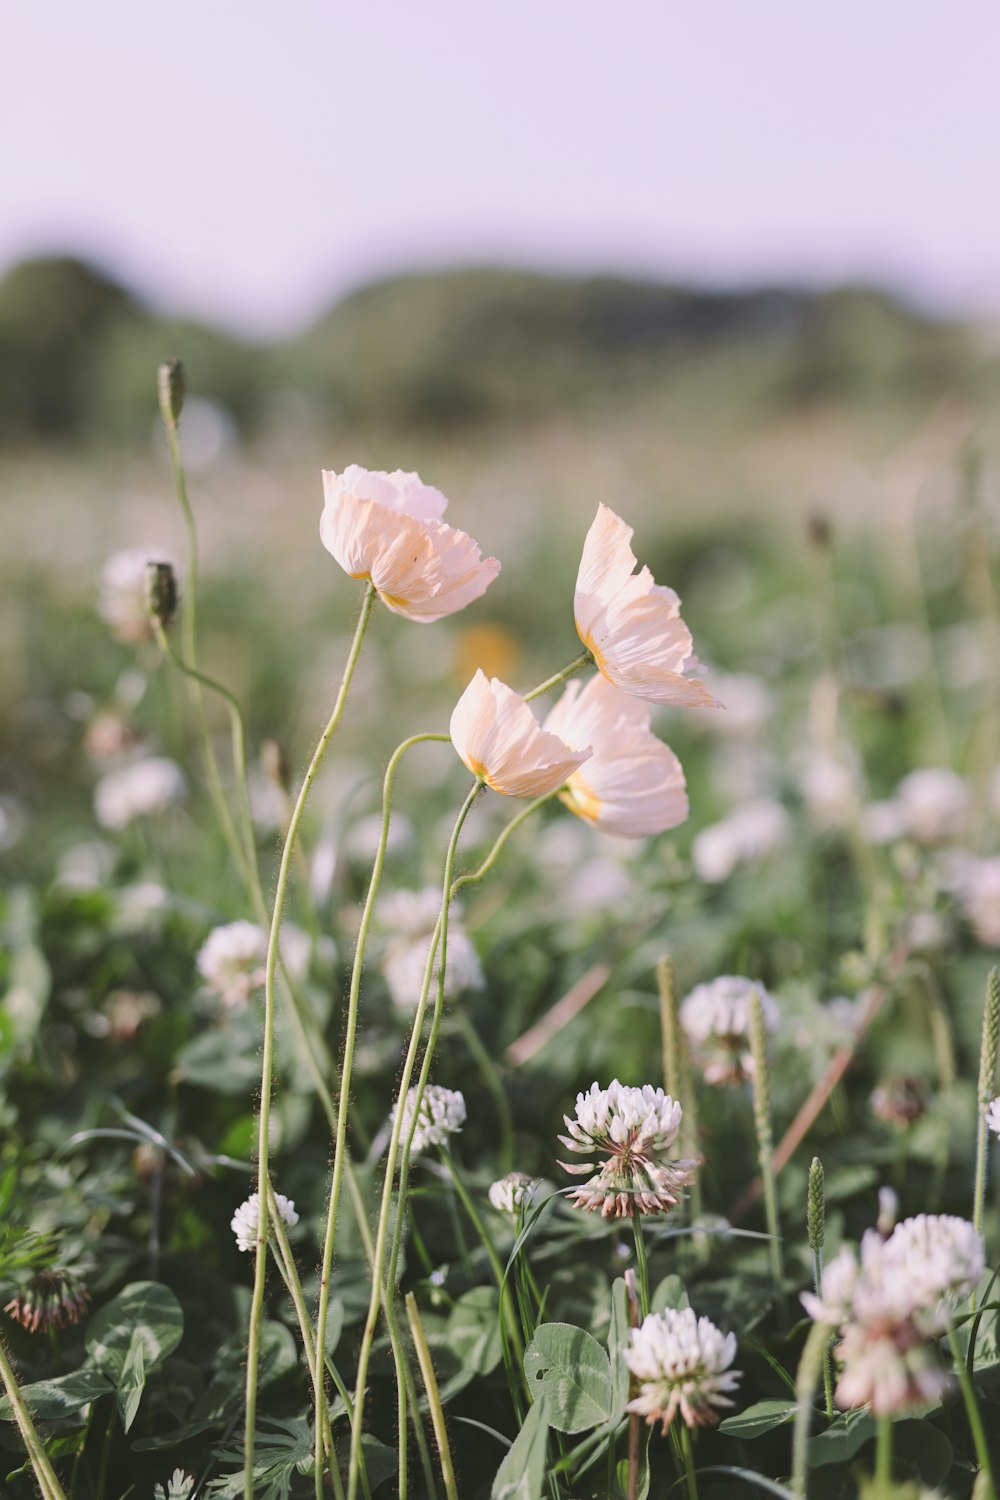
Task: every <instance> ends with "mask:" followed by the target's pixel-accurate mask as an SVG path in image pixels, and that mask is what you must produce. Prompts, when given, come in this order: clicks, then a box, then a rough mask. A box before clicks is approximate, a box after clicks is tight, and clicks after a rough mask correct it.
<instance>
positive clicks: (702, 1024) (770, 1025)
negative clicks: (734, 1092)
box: [680, 974, 780, 1083]
mask: <svg viewBox="0 0 1000 1500" xmlns="http://www.w3.org/2000/svg"><path fill="white" fill-rule="evenodd" d="M754 993H756V994H757V995H758V996H759V997H760V1010H761V1016H762V1018H763V1021H764V1030H765V1031H766V1032H773V1031H776V1030H777V1028H778V1021H779V1018H780V1012H779V1010H778V1005H777V1002H776V1001H775V999H774V998H773V996H771V995H769V994H768V992H767V990H766V989H765V988H764V986H763V985H762V984H761V983H760V982H759V980H754V979H744V978H743V977H742V976H741V975H738V974H721V975H720V976H719V978H718V979H713V980H711V981H709V982H708V983H707V984H698V985H695V987H694V989H693V990H692V991H691V993H690V994H689V995H687V996H686V997H685V999H684V1000H683V1001H682V1002H681V1008H680V1021H681V1025H682V1026H683V1028H684V1032H685V1034H686V1036H687V1039H688V1041H689V1042H690V1043H691V1050H692V1052H693V1054H694V1057H695V1060H696V1061H697V1063H698V1064H699V1066H700V1067H701V1070H702V1073H703V1074H704V1077H705V1082H706V1083H738V1082H739V1081H740V1080H741V1079H743V1078H751V1077H752V1076H753V1070H754V1067H753V1057H752V1055H751V1052H750V1040H749V1039H750V1000H751V997H752V996H753V995H754Z"/></svg>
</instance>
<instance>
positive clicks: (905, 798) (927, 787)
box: [896, 768, 970, 844]
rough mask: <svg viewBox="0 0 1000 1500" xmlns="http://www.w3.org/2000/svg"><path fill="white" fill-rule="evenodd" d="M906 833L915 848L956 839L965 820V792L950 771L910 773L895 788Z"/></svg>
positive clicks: (967, 807) (967, 804)
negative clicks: (915, 845) (912, 839)
mask: <svg viewBox="0 0 1000 1500" xmlns="http://www.w3.org/2000/svg"><path fill="white" fill-rule="evenodd" d="M896 799H897V801H898V802H899V803H900V805H901V807H902V810H903V817H904V820H905V824H906V831H907V833H908V834H909V836H910V837H911V838H914V839H916V841H917V843H918V844H943V843H948V842H949V841H951V840H952V839H957V838H960V837H961V835H962V833H963V831H964V829H965V824H966V820H967V819H968V816H969V803H970V794H969V788H968V785H967V784H966V782H965V781H963V779H962V777H961V776H958V775H956V773H955V772H954V771H947V770H942V769H940V768H926V769H923V770H919V771H911V772H910V774H909V775H908V776H904V777H903V780H902V781H901V782H900V783H899V786H898V787H897V788H896Z"/></svg>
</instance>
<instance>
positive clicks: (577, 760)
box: [451, 670, 591, 797]
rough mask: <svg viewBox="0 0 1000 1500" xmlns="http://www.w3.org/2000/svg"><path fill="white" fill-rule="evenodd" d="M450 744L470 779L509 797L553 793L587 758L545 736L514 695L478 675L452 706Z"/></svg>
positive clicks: (584, 752)
mask: <svg viewBox="0 0 1000 1500" xmlns="http://www.w3.org/2000/svg"><path fill="white" fill-rule="evenodd" d="M451 739H452V744H453V745H454V746H455V749H456V750H457V752H458V754H459V756H460V757H461V759H462V760H463V761H464V762H465V764H466V765H467V766H468V768H469V770H470V771H471V772H472V774H473V775H474V776H479V777H481V778H482V779H483V780H484V781H485V782H486V783H487V785H488V786H491V787H492V788H493V789H494V791H497V792H503V793H504V794H505V795H506V796H508V797H541V796H544V795H545V794H546V793H547V792H554V791H555V790H556V788H557V787H560V786H562V785H563V783H564V782H565V781H566V780H567V779H568V777H570V776H571V775H572V774H573V772H574V771H575V770H576V769H577V768H578V767H579V766H581V765H582V764H583V763H584V761H586V760H588V759H589V757H590V753H591V752H590V749H589V747H588V748H587V749H584V750H579V751H576V750H571V749H570V747H569V746H568V745H566V744H565V743H564V742H563V741H562V740H561V739H559V738H558V737H557V736H556V735H554V734H550V733H547V732H546V731H545V730H544V729H542V728H541V726H540V725H539V723H538V720H537V719H536V718H535V716H534V714H533V713H532V712H531V709H530V708H529V707H528V705H527V703H525V701H524V699H523V698H522V697H521V696H520V695H519V694H518V693H515V692H514V691H513V690H512V689H511V688H509V687H508V686H507V685H506V683H503V682H500V681H499V679H498V678H496V677H493V678H487V677H486V675H485V673H484V672H483V671H481V670H480V671H478V672H477V673H476V675H475V677H474V678H473V679H472V681H471V682H470V683H469V686H468V687H467V688H466V690H465V692H464V693H463V694H462V696H461V698H460V699H459V700H458V703H457V704H456V705H455V709H454V712H453V713H452V716H451Z"/></svg>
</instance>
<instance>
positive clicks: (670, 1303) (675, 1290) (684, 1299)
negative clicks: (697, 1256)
mask: <svg viewBox="0 0 1000 1500" xmlns="http://www.w3.org/2000/svg"><path fill="white" fill-rule="evenodd" d="M690 1306H691V1304H690V1302H689V1301H688V1294H687V1289H686V1288H685V1286H684V1283H683V1281H682V1280H681V1278H680V1277H679V1276H675V1275H670V1276H664V1278H663V1280H662V1281H661V1282H660V1284H659V1286H658V1287H657V1288H656V1291H655V1292H654V1293H653V1295H652V1296H651V1297H650V1299H649V1309H650V1312H666V1310H667V1308H668V1307H669V1308H676V1309H677V1310H678V1311H679V1310H680V1309H681V1308H683V1307H690Z"/></svg>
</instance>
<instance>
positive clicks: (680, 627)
mask: <svg viewBox="0 0 1000 1500" xmlns="http://www.w3.org/2000/svg"><path fill="white" fill-rule="evenodd" d="M631 540H632V527H631V526H626V524H625V522H624V521H623V520H622V518H621V516H617V515H615V513H614V511H613V510H609V509H608V507H607V506H606V505H599V506H598V507H597V515H596V517H595V519H594V524H593V525H592V526H591V528H590V530H589V531H588V533H587V540H586V541H585V542H584V544H583V556H582V558H581V559H580V571H579V573H578V575H577V580H576V597H575V600H574V612H575V615H576V628H577V632H578V634H579V636H580V639H581V641H582V642H583V644H584V645H585V646H586V648H587V650H588V651H589V652H590V653H591V655H592V656H593V658H594V661H595V663H596V664H597V667H598V669H599V671H600V672H601V674H602V676H604V677H606V678H607V679H608V681H609V682H613V683H614V684H615V686H616V687H620V688H622V689H623V690H624V691H625V692H626V693H631V694H632V695H633V697H636V698H648V699H649V701H650V702H651V703H668V704H672V705H674V706H676V707H680V708H713V707H718V705H717V704H716V701H715V699H714V698H713V697H712V694H711V693H710V692H709V691H708V688H707V687H706V686H705V684H704V683H703V682H699V681H697V679H696V678H692V677H686V676H685V675H684V673H685V672H686V671H687V670H689V669H695V670H697V668H698V663H697V660H696V658H695V656H694V651H693V646H692V641H691V632H690V630H688V628H687V626H686V625H685V624H684V621H683V620H682V619H681V601H680V600H679V599H678V597H677V595H676V594H675V593H674V591H673V589H669V588H664V587H662V586H661V585H659V584H656V583H654V582H653V575H652V573H651V572H650V571H649V569H648V568H642V569H640V571H639V572H638V573H637V572H636V571H635V569H636V566H637V562H636V556H635V553H634V552H633V551H632V548H631V546H630V545H629V544H630V542H631Z"/></svg>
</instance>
